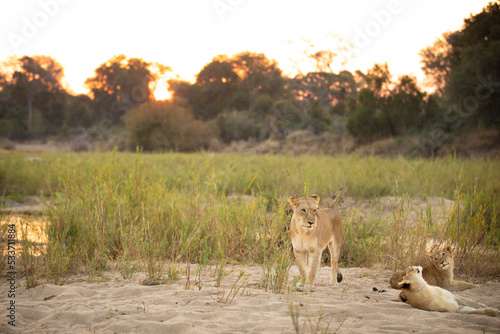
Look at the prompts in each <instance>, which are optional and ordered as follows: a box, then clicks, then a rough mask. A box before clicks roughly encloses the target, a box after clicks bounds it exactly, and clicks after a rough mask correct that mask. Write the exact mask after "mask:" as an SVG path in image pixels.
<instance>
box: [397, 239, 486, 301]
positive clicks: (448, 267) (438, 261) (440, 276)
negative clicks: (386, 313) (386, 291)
mask: <svg viewBox="0 0 500 334" xmlns="http://www.w3.org/2000/svg"><path fill="white" fill-rule="evenodd" d="M430 259H431V263H429V264H428V265H427V266H425V267H424V269H423V271H422V277H423V278H424V280H425V281H426V282H427V283H429V284H430V285H435V286H439V287H441V288H443V289H446V290H448V291H462V290H467V289H472V288H477V287H478V286H477V285H476V284H473V283H467V282H463V281H456V280H453V249H452V248H451V246H446V247H445V248H443V249H441V250H438V251H436V252H434V253H433V254H431V256H430ZM405 273H406V272H405V271H404V270H400V271H397V272H395V273H394V274H393V275H392V276H391V278H390V280H389V283H390V284H391V287H392V288H394V289H399V285H398V283H399V282H401V280H402V279H403V276H404V275H405Z"/></svg>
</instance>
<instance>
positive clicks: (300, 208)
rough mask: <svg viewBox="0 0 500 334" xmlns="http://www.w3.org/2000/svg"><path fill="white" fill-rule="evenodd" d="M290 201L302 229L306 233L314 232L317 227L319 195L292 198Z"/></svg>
mask: <svg viewBox="0 0 500 334" xmlns="http://www.w3.org/2000/svg"><path fill="white" fill-rule="evenodd" d="M288 201H289V202H290V205H291V206H292V209H293V214H294V216H295V219H296V220H297V221H299V223H300V225H301V226H302V228H303V229H304V230H306V231H312V230H314V228H315V227H316V211H317V210H318V204H319V197H318V195H312V196H310V197H300V198H297V199H296V198H291V197H290V198H289V199H288Z"/></svg>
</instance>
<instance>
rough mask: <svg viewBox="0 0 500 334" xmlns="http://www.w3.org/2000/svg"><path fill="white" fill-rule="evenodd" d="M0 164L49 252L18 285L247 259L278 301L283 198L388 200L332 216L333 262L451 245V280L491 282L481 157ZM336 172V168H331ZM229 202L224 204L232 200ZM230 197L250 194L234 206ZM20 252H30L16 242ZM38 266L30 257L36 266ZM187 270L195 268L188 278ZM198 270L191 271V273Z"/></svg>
mask: <svg viewBox="0 0 500 334" xmlns="http://www.w3.org/2000/svg"><path fill="white" fill-rule="evenodd" d="M40 157H41V160H28V159H25V158H26V155H24V154H20V153H7V154H2V155H1V156H0V158H1V160H2V162H1V163H0V187H1V188H2V189H3V192H4V194H5V195H7V196H9V197H11V198H14V199H15V198H19V197H22V196H24V195H29V194H43V195H44V196H45V197H46V199H47V201H48V203H49V209H48V210H47V211H46V212H45V214H44V219H45V220H46V221H48V222H49V223H48V225H47V229H46V233H47V237H48V243H47V245H46V248H45V250H44V254H43V255H42V256H41V257H35V256H34V255H33V256H31V257H29V256H27V257H26V259H23V263H26V268H28V269H29V270H28V269H26V272H25V273H24V274H25V275H30V276H29V278H30V282H36V281H37V280H39V279H41V278H46V279H48V280H49V281H51V282H56V283H62V282H63V281H64V279H65V278H66V277H67V275H68V274H70V273H74V272H78V271H81V270H83V271H84V272H85V273H86V274H88V275H89V276H91V277H95V276H98V275H99V274H100V273H101V272H102V271H103V270H105V269H106V268H108V267H109V266H111V265H113V264H114V263H118V267H119V268H120V270H121V271H122V275H123V276H124V277H131V275H132V273H133V272H134V271H139V270H140V271H144V272H146V273H147V275H148V277H150V278H155V277H157V278H159V277H171V276H172V277H175V276H178V274H177V275H174V274H175V272H176V269H175V268H176V267H175V264H179V263H196V264H198V265H199V266H206V265H208V264H212V265H217V267H218V268H219V269H218V270H219V271H220V278H221V279H222V277H223V276H224V264H225V263H226V262H228V261H229V262H232V263H258V264H260V265H261V266H262V268H263V272H264V276H263V282H262V286H263V287H264V288H266V289H269V290H271V291H273V292H279V293H282V292H286V291H287V289H286V284H287V277H288V269H289V268H290V265H291V264H292V263H293V262H292V261H293V260H292V258H291V252H290V245H289V241H288V233H287V230H286V226H287V224H288V223H289V220H290V217H289V216H287V215H286V213H285V211H284V209H285V206H286V203H287V197H288V196H289V195H291V194H294V193H295V194H312V193H318V194H320V196H324V197H326V196H328V195H331V194H333V193H336V192H337V189H338V187H340V186H342V187H343V189H344V196H347V195H349V196H355V197H362V198H374V197H376V196H385V195H387V196H393V195H395V196H397V201H398V203H397V206H396V207H395V209H394V210H393V215H392V218H382V217H381V216H378V215H368V216H364V215H363V214H362V213H361V212H360V211H359V210H358V209H357V208H356V207H355V206H354V207H352V208H349V209H345V210H341V213H342V215H343V218H344V221H345V230H346V231H345V239H344V246H343V248H342V255H341V259H340V265H341V267H346V266H365V267H370V266H372V265H375V264H382V265H383V266H385V267H387V268H396V267H397V268H400V267H401V266H402V265H407V264H408V263H425V262H426V260H425V258H426V255H425V247H426V245H435V246H437V245H439V244H441V243H450V244H452V245H454V246H455V247H456V248H457V250H458V252H457V257H458V258H459V260H458V261H457V262H458V263H459V264H460V267H459V268H460V269H459V270H460V272H461V273H467V274H469V275H481V276H487V277H488V276H490V277H491V276H495V275H499V274H500V266H499V265H498V264H499V263H500V261H499V260H500V258H499V257H500V252H499V247H500V245H499V244H498V240H500V228H499V227H500V226H499V223H500V222H499V216H498V210H499V206H498V203H499V196H500V189H499V188H498V184H499V183H498V175H497V174H498V173H497V171H498V168H499V167H500V162H499V161H498V160H492V159H479V160H460V159H456V158H453V157H448V158H444V159H435V160H432V161H431V160H424V159H416V160H406V159H404V158H398V159H382V158H377V157H364V158H363V157H358V156H338V157H326V156H318V157H314V158H310V157H299V158H292V157H286V156H242V155H210V154H196V155H188V154H179V153H177V154H174V153H172V154H166V155H165V154H164V155H153V154H152V155H149V154H148V155H146V154H139V153H137V154H135V155H134V154H131V153H130V154H129V153H102V154H101V153H92V154H87V153H80V154H76V153H68V154H42V155H40ZM332 166H334V168H333V167H332ZM234 194H236V195H238V196H231V195H234ZM241 195H251V197H246V198H245V197H242V196H241ZM428 196H443V197H447V198H453V199H454V201H455V202H454V203H455V204H454V206H453V208H451V209H450V211H449V212H448V214H447V215H445V216H446V220H445V221H444V222H442V223H440V224H437V223H433V222H432V221H433V220H432V219H431V218H432V217H433V215H439V213H438V212H430V211H427V212H421V213H420V215H419V216H418V217H416V218H412V219H410V213H409V211H408V207H407V205H405V202H407V201H408V200H409V199H410V198H413V197H423V198H425V197H428ZM24 247H25V248H29V247H32V250H31V252H30V251H29V249H28V252H27V253H26V254H35V253H36V251H37V250H38V249H36V248H37V247H39V245H35V244H30V243H24ZM35 258H36V259H35ZM197 270H198V269H197ZM201 270H202V269H199V270H198V271H201Z"/></svg>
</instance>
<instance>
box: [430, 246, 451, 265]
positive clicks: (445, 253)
mask: <svg viewBox="0 0 500 334" xmlns="http://www.w3.org/2000/svg"><path fill="white" fill-rule="evenodd" d="M451 251H452V249H451V247H450V246H448V247H447V248H445V249H442V250H438V251H437V252H434V253H433V254H432V255H431V261H432V262H434V263H435V264H436V265H437V266H438V267H439V268H441V269H442V270H446V269H448V268H449V267H450V262H451V259H452V258H453V255H452V253H451Z"/></svg>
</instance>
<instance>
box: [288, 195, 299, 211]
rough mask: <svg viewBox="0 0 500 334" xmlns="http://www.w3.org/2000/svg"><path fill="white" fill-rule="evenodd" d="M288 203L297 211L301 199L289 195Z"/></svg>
mask: <svg viewBox="0 0 500 334" xmlns="http://www.w3.org/2000/svg"><path fill="white" fill-rule="evenodd" d="M288 203H290V205H291V206H292V210H293V211H295V208H296V207H297V205H299V204H300V200H299V199H296V198H292V197H288Z"/></svg>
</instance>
